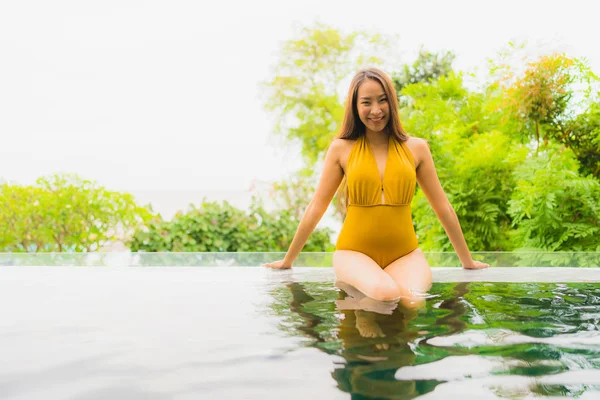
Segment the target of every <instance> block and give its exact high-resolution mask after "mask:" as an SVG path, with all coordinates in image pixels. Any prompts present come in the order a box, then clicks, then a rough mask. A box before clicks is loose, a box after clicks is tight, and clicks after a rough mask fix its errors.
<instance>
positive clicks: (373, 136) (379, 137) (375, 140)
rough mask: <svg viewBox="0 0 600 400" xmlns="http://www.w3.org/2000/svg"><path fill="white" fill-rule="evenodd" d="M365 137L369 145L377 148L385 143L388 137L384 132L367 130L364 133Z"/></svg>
mask: <svg viewBox="0 0 600 400" xmlns="http://www.w3.org/2000/svg"><path fill="white" fill-rule="evenodd" d="M365 136H366V137H367V140H368V141H369V143H371V144H374V145H376V146H377V145H379V144H384V143H387V142H388V139H389V136H390V135H389V134H388V133H387V132H386V131H385V130H383V131H380V132H374V131H371V130H369V129H367V131H366V132H365Z"/></svg>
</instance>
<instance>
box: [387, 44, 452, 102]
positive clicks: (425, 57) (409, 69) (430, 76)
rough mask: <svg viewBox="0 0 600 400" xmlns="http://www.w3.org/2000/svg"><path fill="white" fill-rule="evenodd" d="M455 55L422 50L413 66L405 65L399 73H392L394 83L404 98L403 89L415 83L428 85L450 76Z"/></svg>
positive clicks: (399, 94)
mask: <svg viewBox="0 0 600 400" xmlns="http://www.w3.org/2000/svg"><path fill="white" fill-rule="evenodd" d="M455 57H456V56H455V55H454V54H453V53H452V52H450V51H446V52H443V53H432V52H430V51H427V50H425V49H424V48H421V49H420V51H419V56H418V57H417V59H416V60H415V62H414V63H413V64H412V65H408V64H404V65H403V66H401V67H400V70H399V71H396V72H393V73H392V81H393V82H394V87H395V88H396V92H397V93H398V97H400V98H402V95H401V93H402V89H404V88H405V87H407V86H408V85H413V84H415V83H421V82H424V83H427V82H431V81H434V80H437V79H439V78H441V77H442V76H448V75H449V74H450V73H451V72H452V63H453V62H454V59H455Z"/></svg>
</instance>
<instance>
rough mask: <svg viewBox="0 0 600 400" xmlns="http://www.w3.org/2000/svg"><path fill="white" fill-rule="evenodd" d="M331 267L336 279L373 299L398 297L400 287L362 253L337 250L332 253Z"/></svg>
mask: <svg viewBox="0 0 600 400" xmlns="http://www.w3.org/2000/svg"><path fill="white" fill-rule="evenodd" d="M333 269H334V270H335V274H336V276H337V279H339V280H340V281H342V282H345V283H347V284H349V285H352V286H354V287H355V288H356V289H358V290H360V291H361V292H362V293H364V294H365V295H366V296H369V297H371V298H373V299H376V300H382V301H387V300H395V299H397V298H399V297H400V289H399V288H398V285H397V284H396V282H394V280H393V279H392V277H391V276H390V275H388V274H387V273H385V271H384V270H383V269H381V267H380V266H379V265H377V263H376V262H375V261H373V259H372V258H370V257H369V256H367V255H366V254H364V253H360V252H358V251H353V250H337V251H336V252H335V253H333Z"/></svg>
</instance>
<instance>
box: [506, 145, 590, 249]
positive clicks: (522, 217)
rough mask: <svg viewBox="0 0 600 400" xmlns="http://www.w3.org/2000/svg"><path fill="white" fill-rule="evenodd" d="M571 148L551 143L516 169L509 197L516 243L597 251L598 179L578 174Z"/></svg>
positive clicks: (526, 247)
mask: <svg viewBox="0 0 600 400" xmlns="http://www.w3.org/2000/svg"><path fill="white" fill-rule="evenodd" d="M578 164H579V163H578V161H577V159H576V158H575V155H574V154H573V152H572V151H571V150H569V149H564V148H559V147H558V146H557V145H550V146H548V147H546V148H545V149H544V151H543V152H540V154H538V155H537V156H536V157H531V158H529V159H528V160H527V161H526V162H524V163H522V164H521V165H520V166H519V167H518V168H517V169H516V170H515V177H516V187H515V190H514V191H513V194H512V196H511V200H510V201H509V210H508V212H509V214H510V215H511V217H512V220H513V222H512V224H513V226H514V227H515V231H514V233H513V237H514V238H513V241H514V243H515V246H516V247H518V248H524V249H536V250H546V251H600V202H599V201H598V199H600V182H598V181H597V180H595V179H593V178H589V177H582V176H580V175H579V174H578V170H579V165H578Z"/></svg>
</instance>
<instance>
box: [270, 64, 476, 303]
mask: <svg viewBox="0 0 600 400" xmlns="http://www.w3.org/2000/svg"><path fill="white" fill-rule="evenodd" d="M344 177H345V178H346V182H347V187H346V200H347V201H346V204H347V214H346V219H345V220H344V224H343V226H342V230H341V232H340V235H339V238H338V241H337V244H336V252H335V253H334V257H333V266H334V269H335V273H336V275H337V277H338V279H339V280H341V281H343V282H346V283H348V284H350V285H352V286H354V287H356V288H357V289H358V290H360V291H361V292H363V293H365V294H366V295H367V296H369V297H371V298H374V299H377V300H392V299H398V298H399V297H404V298H410V297H412V296H413V295H414V292H425V291H427V290H428V289H429V288H430V286H431V270H430V269H429V265H428V263H427V260H426V259H425V256H424V254H423V252H422V251H421V250H420V249H419V248H418V242H417V238H416V235H415V231H414V229H413V225H412V220H411V212H410V202H411V200H412V197H413V194H414V190H415V185H416V183H417V182H418V183H419V186H420V187H421V189H422V190H423V193H424V194H425V196H426V197H427V199H428V200H429V203H430V204H431V206H432V208H433V210H434V211H435V212H436V214H437V216H438V217H439V219H440V221H441V223H442V225H443V226H444V229H445V230H446V233H447V234H448V237H449V238H450V241H451V242H452V244H453V246H454V249H455V250H456V253H457V254H458V256H459V258H460V260H461V262H462V264H463V267H464V268H469V269H475V268H485V267H487V266H488V265H487V264H483V263H480V262H478V261H474V260H473V259H472V258H471V254H470V252H469V249H468V247H467V244H466V242H465V239H464V236H463V234H462V231H461V228H460V224H459V222H458V218H457V216H456V213H455V212H454V209H453V208H452V206H451V205H450V203H449V202H448V199H447V197H446V195H445V194H444V191H443V189H442V186H441V185H440V182H439V180H438V177H437V174H436V171H435V167H434V163H433V159H432V157H431V153H430V151H429V146H428V145H427V142H426V141H425V140H423V139H419V138H416V137H410V136H408V135H407V134H406V132H405V131H404V129H403V128H402V125H401V123H400V119H399V116H398V100H397V98H396V95H395V91H394V87H393V84H392V81H391V79H390V78H389V77H388V76H387V75H385V74H384V73H383V72H382V71H380V70H378V69H375V68H371V69H366V70H362V71H359V72H358V73H357V74H356V75H355V76H354V79H353V80H352V83H351V85H350V91H349V93H348V98H347V100H346V111H345V116H344V121H343V124H342V128H341V131H340V134H339V136H338V138H337V139H336V140H334V141H333V142H332V143H331V145H330V146H329V149H328V151H327V155H326V157H325V164H324V170H323V173H322V176H321V179H320V182H319V185H318V187H317V189H316V192H315V194H314V196H313V198H312V200H311V202H310V204H309V206H308V207H307V209H306V212H305V213H304V216H303V217H302V221H301V222H300V225H299V227H298V230H297V232H296V235H295V236H294V239H293V240H292V243H291V245H290V248H289V249H288V251H287V253H286V256H285V258H284V259H283V260H280V261H276V262H273V263H268V264H265V265H266V266H268V267H271V268H290V267H291V266H292V264H293V262H294V260H295V259H296V257H297V256H298V254H299V253H300V251H301V250H302V247H304V244H305V243H306V241H307V239H308V237H309V236H310V234H311V233H312V231H313V230H314V228H315V226H316V225H317V223H318V222H319V221H320V219H321V218H322V216H323V214H324V213H325V211H326V209H327V207H328V205H329V203H330V202H331V200H332V198H333V195H334V194H335V192H336V190H337V189H338V187H339V186H340V184H341V182H342V179H343V178H344Z"/></svg>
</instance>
